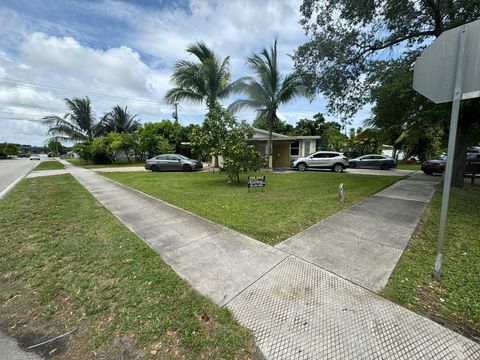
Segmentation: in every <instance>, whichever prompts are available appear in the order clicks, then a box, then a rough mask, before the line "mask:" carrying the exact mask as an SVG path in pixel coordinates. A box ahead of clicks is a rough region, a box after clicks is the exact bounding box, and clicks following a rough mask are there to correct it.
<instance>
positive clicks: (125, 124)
mask: <svg viewBox="0 0 480 360" xmlns="http://www.w3.org/2000/svg"><path fill="white" fill-rule="evenodd" d="M136 117H137V114H135V115H132V114H130V113H129V112H128V109H127V107H125V109H122V108H121V107H120V106H118V105H117V106H115V107H114V108H113V109H112V111H110V112H108V113H106V114H105V115H104V116H103V117H102V120H101V127H102V131H103V132H104V133H106V134H108V133H109V132H112V131H115V132H118V133H124V134H130V133H134V132H136V131H137V130H138V129H139V127H140V123H139V122H138V121H137V120H135V118H136Z"/></svg>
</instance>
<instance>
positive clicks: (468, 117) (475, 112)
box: [452, 98, 480, 187]
mask: <svg viewBox="0 0 480 360" xmlns="http://www.w3.org/2000/svg"><path fill="white" fill-rule="evenodd" d="M479 125H480V99H478V98H477V99H473V100H465V101H463V102H462V106H461V108H460V116H459V121H458V129H457V139H456V143H455V156H454V159H453V174H452V186H455V187H463V184H464V173H465V167H466V165H467V147H468V146H469V145H473V144H476V143H478V139H479V138H480V126H479Z"/></svg>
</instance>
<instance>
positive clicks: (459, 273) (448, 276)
mask: <svg viewBox="0 0 480 360" xmlns="http://www.w3.org/2000/svg"><path fill="white" fill-rule="evenodd" d="M440 204H441V192H437V194H436V195H435V196H434V198H433V200H432V202H431V203H430V205H429V207H428V210H427V212H426V215H425V217H424V221H423V223H422V225H421V227H420V230H419V231H418V232H417V234H416V235H415V236H414V238H413V239H412V241H411V243H410V245H409V246H408V247H407V250H406V251H405V253H404V254H403V256H402V258H401V259H400V261H399V262H398V264H397V267H396V268H395V271H394V272H393V274H392V276H391V278H390V281H389V283H388V285H387V287H386V288H385V289H384V290H383V295H385V296H386V297H387V298H389V299H391V300H394V301H396V302H398V303H399V304H401V305H403V306H406V307H408V308H410V309H412V310H413V311H415V312H418V313H420V314H422V315H426V316H428V317H431V318H433V319H434V320H437V321H439V322H440V323H445V324H446V325H447V326H449V327H451V328H453V329H454V330H457V331H459V332H462V333H464V334H465V335H467V336H469V337H471V338H472V339H474V340H476V341H477V342H478V341H480V281H479V279H480V226H479V219H480V206H479V205H480V187H479V186H475V187H465V188H464V189H455V188H453V189H452V192H451V198H450V209H449V214H448V228H447V240H446V244H445V256H444V259H443V265H442V280H441V282H440V283H439V282H436V281H434V280H433V279H432V273H433V270H434V263H435V255H436V244H437V238H438V222H439V216H440Z"/></svg>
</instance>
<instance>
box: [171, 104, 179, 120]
mask: <svg viewBox="0 0 480 360" xmlns="http://www.w3.org/2000/svg"><path fill="white" fill-rule="evenodd" d="M173 109H174V110H173V114H172V116H173V118H174V119H175V124H178V102H176V103H174V104H173Z"/></svg>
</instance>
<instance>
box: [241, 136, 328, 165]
mask: <svg viewBox="0 0 480 360" xmlns="http://www.w3.org/2000/svg"><path fill="white" fill-rule="evenodd" d="M253 131H254V133H253V137H252V138H251V139H248V140H247V141H248V142H249V143H251V144H253V145H255V147H256V148H257V150H258V151H259V152H260V154H261V155H262V156H265V154H266V147H267V141H268V131H266V130H262V129H258V128H253ZM272 144H273V146H272V147H273V148H272V150H273V151H272V164H270V167H273V168H288V167H290V164H291V163H292V162H293V161H294V160H295V159H298V158H299V157H302V156H307V155H310V154H312V153H314V152H315V151H317V150H320V149H321V145H322V142H321V140H320V136H288V135H282V134H277V133H272Z"/></svg>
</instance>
